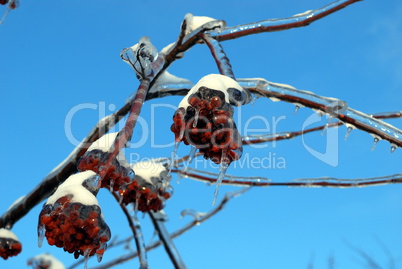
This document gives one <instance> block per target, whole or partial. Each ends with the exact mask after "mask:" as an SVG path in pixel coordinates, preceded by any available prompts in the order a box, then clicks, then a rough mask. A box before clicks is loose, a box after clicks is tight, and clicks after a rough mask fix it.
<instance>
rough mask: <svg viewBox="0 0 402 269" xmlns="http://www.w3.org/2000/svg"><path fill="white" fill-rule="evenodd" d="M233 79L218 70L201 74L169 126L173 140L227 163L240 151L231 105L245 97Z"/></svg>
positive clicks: (235, 157) (237, 156)
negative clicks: (203, 75)
mask: <svg viewBox="0 0 402 269" xmlns="http://www.w3.org/2000/svg"><path fill="white" fill-rule="evenodd" d="M249 97H250V96H249V92H248V91H247V90H246V89H243V88H242V87H241V86H240V85H239V84H238V83H237V82H236V81H235V80H233V79H231V78H229V77H227V76H223V75H218V74H211V75H207V76H205V77H203V78H202V79H201V80H200V81H199V82H198V83H197V84H196V85H194V87H192V88H191V90H190V91H189V92H188V94H187V95H186V96H185V97H184V98H183V100H182V101H181V102H180V104H179V108H178V109H177V110H176V112H175V114H174V116H173V121H174V123H173V124H172V126H171V130H172V132H173V133H174V134H175V141H176V142H181V141H183V142H184V143H185V144H186V145H189V144H191V145H193V146H195V147H196V148H197V149H198V150H199V152H200V153H201V154H203V155H204V157H205V158H206V159H211V160H212V161H213V162H215V163H217V164H218V163H222V162H225V163H227V164H230V163H231V162H232V161H235V160H238V159H239V158H240V157H241V154H242V141H241V136H240V134H239V132H238V130H237V127H236V124H235V122H234V120H233V107H232V105H234V106H238V105H241V104H244V103H247V102H248V101H249V100H248V98H249Z"/></svg>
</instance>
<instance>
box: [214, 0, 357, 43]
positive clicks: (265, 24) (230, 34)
mask: <svg viewBox="0 0 402 269" xmlns="http://www.w3.org/2000/svg"><path fill="white" fill-rule="evenodd" d="M358 1H360V0H339V1H336V2H333V3H331V4H329V5H326V6H324V7H321V8H319V9H316V10H309V11H306V12H303V13H300V14H296V15H294V16H292V17H289V18H283V19H269V20H264V21H259V22H255V23H247V24H242V25H237V26H234V27H227V28H225V29H224V30H223V31H221V32H220V33H218V32H211V36H212V37H213V38H215V39H217V40H218V41H224V40H230V39H235V38H239V37H242V36H247V35H251V34H258V33H263V32H274V31H282V30H288V29H291V28H296V27H302V26H307V25H309V24H310V23H312V22H314V21H316V20H319V19H321V18H323V17H325V16H327V15H329V14H331V13H334V12H336V11H338V10H340V9H342V8H345V7H347V6H348V5H350V4H353V3H355V2H358Z"/></svg>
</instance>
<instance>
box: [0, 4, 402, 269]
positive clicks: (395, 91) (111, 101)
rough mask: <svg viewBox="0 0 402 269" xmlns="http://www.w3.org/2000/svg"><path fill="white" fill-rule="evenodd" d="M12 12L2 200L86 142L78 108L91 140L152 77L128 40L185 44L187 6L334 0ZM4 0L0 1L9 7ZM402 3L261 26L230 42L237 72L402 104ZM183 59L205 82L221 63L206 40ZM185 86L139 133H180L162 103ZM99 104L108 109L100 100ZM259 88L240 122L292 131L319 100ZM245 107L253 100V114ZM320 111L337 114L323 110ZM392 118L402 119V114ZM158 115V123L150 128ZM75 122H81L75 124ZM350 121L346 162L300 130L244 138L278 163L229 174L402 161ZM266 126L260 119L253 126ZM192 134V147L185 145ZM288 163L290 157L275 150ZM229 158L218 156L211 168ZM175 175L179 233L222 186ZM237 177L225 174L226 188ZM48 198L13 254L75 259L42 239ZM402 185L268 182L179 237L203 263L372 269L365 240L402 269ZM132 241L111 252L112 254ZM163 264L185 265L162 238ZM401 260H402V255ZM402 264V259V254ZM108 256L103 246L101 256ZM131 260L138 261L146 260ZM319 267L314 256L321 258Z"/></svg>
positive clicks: (109, 208) (360, 103) (361, 170)
mask: <svg viewBox="0 0 402 269" xmlns="http://www.w3.org/2000/svg"><path fill="white" fill-rule="evenodd" d="M20 2H21V5H20V7H19V8H18V9H16V10H14V11H12V12H11V13H10V14H9V16H8V17H7V19H6V21H5V23H4V24H3V25H1V26H0V41H1V42H0V44H1V45H0V78H1V80H0V89H1V98H0V108H1V111H2V113H1V116H0V117H1V125H2V131H1V133H0V141H2V144H1V154H0V167H1V170H2V173H1V177H0V182H1V196H0V212H1V214H2V213H3V212H5V211H6V210H7V208H8V207H9V206H10V205H11V203H12V202H13V201H14V200H16V199H17V198H19V197H20V196H22V195H25V194H26V193H28V192H29V191H30V190H31V189H32V188H33V187H34V186H36V184H37V183H38V182H39V181H40V180H41V179H42V178H43V177H44V176H46V175H47V174H48V173H49V172H50V171H51V170H52V169H53V168H54V167H55V166H56V165H57V164H58V163H60V162H61V161H62V160H63V159H64V158H65V157H66V156H67V155H68V154H69V153H70V152H71V150H73V148H74V145H73V144H72V143H71V142H70V141H69V139H68V137H67V135H66V128H65V119H66V117H67V115H68V114H69V112H71V110H72V109H76V108H82V107H87V108H86V109H81V110H79V111H77V113H75V114H74V117H73V118H72V121H71V122H72V124H71V132H72V134H73V135H74V137H75V138H77V139H78V140H81V139H82V138H83V137H85V136H86V134H87V133H88V132H89V131H90V130H91V128H92V127H93V126H94V125H95V124H96V122H97V121H98V120H99V114H102V113H103V112H102V111H101V110H102V106H103V107H105V108H106V114H108V113H110V112H112V111H114V107H120V106H121V105H122V104H124V101H125V99H126V98H127V97H128V96H129V95H130V94H131V93H132V92H133V91H134V90H135V89H136V87H137V86H138V81H137V79H136V78H135V75H134V72H133V71H132V70H131V68H130V67H129V66H128V65H126V64H125V63H124V62H122V61H121V59H120V57H119V53H120V50H121V49H122V48H125V47H129V46H132V45H133V44H135V43H137V41H138V40H139V39H140V37H141V36H144V35H147V36H149V37H150V38H151V41H152V42H153V43H154V45H155V46H156V47H157V48H158V49H159V50H160V49H162V48H163V47H164V46H166V45H167V44H169V43H171V42H174V41H175V40H176V38H177V35H178V33H179V29H180V28H179V26H180V23H181V21H182V19H183V17H184V15H185V14H186V13H189V12H191V13H193V14H194V15H200V16H210V17H214V18H216V19H223V20H226V21H227V24H228V25H229V26H233V25H237V24H241V23H247V22H252V21H259V20H263V19H267V18H281V17H288V16H291V15H293V14H296V13H300V12H304V11H306V10H309V9H315V8H318V7H321V6H323V5H325V4H327V3H329V1H325V0H316V1H295V0H283V1H260V0H256V1H248V2H247V1H237V0H236V1H231V2H230V4H228V3H229V2H228V1H209V0H208V1H203V2H202V3H199V4H196V1H176V0H173V1H147V0H139V1H24V0H21V1H20ZM4 11H5V8H4V7H3V6H2V7H0V12H4ZM401 14H402V3H401V2H400V1H397V0H393V1H391V0H390V1H383V2H381V1H363V2H359V3H357V4H354V5H352V6H350V7H348V8H346V9H344V10H341V11H340V12H337V13H336V14H333V15H330V16H329V17H326V18H324V19H322V20H320V21H318V22H315V23H313V24H311V25H310V26H308V27H304V28H299V29H292V30H288V31H284V32H276V33H267V34H260V35H255V36H248V37H245V38H242V39H241V40H232V41H227V42H224V43H223V46H224V48H225V49H226V51H227V54H228V56H229V57H230V59H231V63H232V65H233V67H234V72H235V75H236V76H237V77H238V78H244V77H264V78H266V79H268V80H270V81H275V82H281V83H286V84H291V85H293V86H295V87H297V88H299V89H304V90H309V91H313V92H315V93H317V94H320V95H323V96H330V97H336V98H339V99H342V100H345V101H347V102H348V104H349V106H350V107H353V108H355V109H358V110H361V111H364V112H366V113H375V112H384V111H396V110H401V101H400V97H401V96H402V94H401V89H402V60H401V59H402V46H401V44H402V17H401ZM169 71H170V72H171V73H173V74H175V75H177V76H180V77H185V78H188V79H190V80H192V81H194V82H196V81H197V80H198V79H199V78H201V77H202V76H204V75H206V74H209V73H216V72H217V69H216V67H215V63H214V61H213V59H212V57H210V56H209V52H208V49H207V48H206V47H205V46H197V47H195V48H194V49H193V50H191V51H190V52H188V53H186V55H185V57H184V59H182V60H180V61H177V62H176V63H174V64H173V65H172V66H171V68H170V69H169ZM180 99H181V98H180V97H169V98H163V99H160V100H154V101H151V102H147V103H146V104H145V105H144V108H143V114H142V115H141V116H142V119H143V121H142V122H148V124H149V129H148V128H147V127H146V126H145V125H143V126H142V127H141V128H138V129H137V130H136V136H135V137H134V138H133V142H136V141H140V140H141V138H143V139H145V138H144V137H142V136H143V134H144V131H145V130H149V133H150V134H151V133H152V134H154V135H155V136H154V138H155V143H157V144H166V143H170V142H171V141H172V140H173V134H172V133H171V132H170V130H169V126H170V124H171V119H172V115H173V109H171V108H166V107H165V108H162V107H157V108H155V105H156V104H162V105H163V104H167V105H177V104H178V103H179V102H180ZM91 107H93V108H95V109H93V108H92V109H91ZM293 109H294V106H293V105H291V104H288V103H283V102H275V103H274V102H272V101H270V100H265V99H259V100H258V101H257V102H256V103H255V104H254V105H247V106H246V107H244V108H243V109H242V111H241V118H242V120H241V123H238V125H239V126H241V127H240V128H244V126H245V124H246V122H247V119H250V118H252V117H253V116H260V117H263V118H264V119H267V120H268V122H269V126H270V128H271V131H272V128H273V127H274V126H273V125H274V124H273V119H274V120H275V119H278V118H280V117H282V118H283V120H281V121H280V122H279V123H278V124H277V126H276V129H277V131H292V130H295V131H296V130H300V129H301V128H302V126H303V123H304V122H305V121H306V119H307V118H308V117H310V116H311V115H312V114H313V112H312V111H311V110H310V109H307V108H301V109H300V111H299V112H298V113H297V115H293ZM239 114H240V113H239ZM321 123H325V121H324V119H323V121H322V122H321ZM390 123H392V124H394V125H395V126H397V127H399V128H402V121H401V120H390ZM249 124H250V128H251V127H252V128H255V129H257V128H263V127H264V125H263V121H262V120H258V119H255V120H253V121H251V122H250V123H249ZM151 126H152V128H151ZM67 131H68V130H67ZM345 132H346V128H345V127H344V126H342V127H340V128H339V129H337V130H335V131H334V133H333V134H334V135H335V136H336V135H338V147H337V150H338V152H337V156H338V160H339V162H338V165H337V166H336V167H332V166H329V165H327V164H326V163H324V162H322V161H320V160H317V159H316V158H314V157H313V156H312V155H311V154H310V153H309V152H308V151H307V150H306V148H305V147H304V146H303V140H302V139H301V138H300V137H298V138H295V139H293V140H290V141H281V142H278V143H276V144H275V145H272V144H270V145H268V147H265V148H261V149H255V148H254V149H253V148H245V156H247V155H248V156H249V158H253V157H255V158H257V160H261V159H262V158H264V157H265V158H267V157H269V156H271V162H272V163H271V168H270V169H255V168H254V169H253V168H252V167H251V168H243V169H239V168H237V169H236V168H235V167H231V168H230V169H229V171H228V172H229V173H231V174H236V175H243V176H250V175H253V176H265V177H269V178H271V179H273V180H274V181H289V180H293V179H296V178H308V177H312V178H314V177H321V176H332V177H339V178H351V179H352V178H359V177H377V176H382V175H390V174H394V173H400V172H401V170H400V162H401V157H402V150H401V149H397V150H396V151H395V152H394V153H393V154H391V153H390V145H389V143H387V142H384V141H380V142H379V143H378V145H377V147H376V149H375V150H374V151H371V150H370V148H371V146H372V143H373V138H372V137H371V136H370V135H369V134H367V133H363V132H361V131H356V130H355V131H353V132H352V133H351V135H350V137H349V139H348V140H347V141H345V140H344V139H343V136H344V134H345ZM254 133H256V132H254ZM145 140H146V144H145V145H143V146H141V147H140V148H135V146H134V147H133V148H131V149H128V150H127V156H129V154H132V155H131V156H133V158H135V156H136V155H135V154H139V156H140V158H148V157H167V156H169V154H170V152H171V151H172V149H173V147H172V146H169V147H166V148H155V147H152V144H151V142H152V141H151V139H150V138H149V139H145ZM304 142H305V144H307V145H308V146H310V147H312V148H314V149H315V150H317V151H324V150H325V146H326V143H333V142H334V141H330V142H327V135H324V136H322V135H321V134H320V133H315V134H309V135H306V136H305V137H304ZM188 151H189V148H188V147H186V146H184V145H182V146H181V147H180V150H179V155H180V156H182V155H184V154H187V153H188ZM283 160H284V161H285V168H284V169H280V167H277V165H275V164H273V162H274V161H283ZM211 171H217V169H211ZM176 181H177V178H176V177H174V179H173V181H172V184H173V186H174V188H175V193H174V196H173V198H172V199H171V200H170V201H168V204H167V207H166V213H167V214H168V215H169V218H170V221H169V223H168V224H167V227H168V229H169V230H170V231H173V230H175V229H177V228H178V227H180V226H181V225H183V224H185V223H186V222H187V221H189V220H190V217H186V218H184V219H180V212H181V210H183V209H185V208H192V209H195V210H198V211H203V212H205V211H208V210H210V209H211V202H212V198H213V192H214V186H210V187H208V186H206V184H204V183H202V182H198V181H192V180H188V179H183V180H182V181H181V182H180V184H177V183H176ZM234 189H237V188H234V187H222V188H221V190H220V196H219V199H220V198H222V197H223V195H224V193H225V192H227V191H231V190H234ZM99 200H100V204H101V205H102V208H103V211H104V215H105V218H106V221H107V223H108V224H109V226H110V228H111V229H112V233H113V235H116V236H117V235H118V236H119V238H123V237H125V236H128V235H130V230H129V228H128V226H127V225H126V220H125V218H124V216H123V215H122V213H121V212H120V211H119V208H118V206H117V204H116V203H115V202H114V201H113V200H112V199H111V197H110V195H109V194H108V193H107V192H106V191H101V192H100V194H99ZM41 206H42V205H38V206H37V207H35V208H34V209H33V210H32V211H31V212H30V213H29V214H28V215H27V216H26V217H25V218H24V219H22V220H21V221H20V222H18V223H17V224H16V225H15V226H14V229H13V231H14V232H15V233H16V234H17V236H18V237H19V238H20V239H21V242H22V243H23V252H22V253H21V254H20V255H19V256H18V257H13V258H10V259H9V260H8V261H6V262H5V261H3V260H0V268H26V261H27V259H28V258H30V257H32V256H35V255H38V254H40V253H42V252H51V253H52V254H53V255H54V256H55V257H56V258H58V259H60V260H61V261H63V262H64V264H65V265H66V266H69V265H70V264H72V263H73V262H74V259H73V257H72V256H71V255H69V254H67V253H64V252H63V251H62V250H61V249H57V248H56V247H50V246H48V245H47V244H46V243H45V244H44V246H43V247H42V248H41V249H38V248H37V243H36V241H37V237H36V225H37V217H38V214H39V212H40V210H41ZM401 223H402V186H398V185H392V186H380V187H371V188H355V189H320V188H312V189H309V188H285V187H273V188H253V189H252V190H251V191H249V192H247V193H245V194H244V195H243V196H241V197H239V198H237V199H235V200H233V201H232V202H230V203H229V204H228V206H227V208H226V209H225V210H224V211H223V212H221V213H220V214H219V215H217V216H215V217H214V218H213V219H211V220H209V221H207V222H206V223H203V224H202V225H200V226H197V227H195V228H194V229H193V230H191V231H190V232H189V233H187V234H185V235H183V236H181V237H180V238H178V239H177V240H175V243H176V245H177V248H178V249H179V251H180V253H181V254H182V257H183V259H184V261H185V263H186V264H187V266H188V268H191V269H194V268H281V269H282V268H283V269H293V268H307V267H308V266H309V265H313V266H314V268H328V266H327V264H328V259H330V257H333V259H334V260H335V268H369V267H367V266H366V265H367V264H366V261H364V259H362V258H361V256H359V254H358V252H357V251H356V249H354V247H355V248H357V249H359V250H361V251H364V252H365V253H366V254H367V255H369V256H370V257H371V258H373V259H374V260H375V261H377V262H378V263H379V264H380V266H381V268H402V261H401V259H402V245H401V242H402V229H401ZM142 224H143V228H144V233H145V238H146V241H147V242H149V241H150V240H151V238H152V237H153V231H152V228H151V225H150V223H149V221H148V219H147V217H145V218H144V219H142ZM122 252H123V250H121V249H119V250H117V251H114V250H109V251H107V252H106V254H105V256H104V259H105V260H110V259H111V258H113V257H114V256H116V255H119V254H120V253H122ZM148 256H149V263H150V266H151V268H172V266H171V263H170V261H169V260H168V258H167V255H166V254H165V253H164V251H163V249H159V250H156V251H152V252H150V253H149V254H148ZM390 260H392V261H393V262H394V263H395V264H396V266H395V267H391V265H392V264H391V263H390ZM390 264H391V265H390ZM95 265H97V262H96V261H95V260H91V261H90V262H89V266H95ZM118 268H138V264H137V261H136V260H134V261H131V262H129V263H127V264H124V265H122V266H120V267H118ZM309 268H313V267H309Z"/></svg>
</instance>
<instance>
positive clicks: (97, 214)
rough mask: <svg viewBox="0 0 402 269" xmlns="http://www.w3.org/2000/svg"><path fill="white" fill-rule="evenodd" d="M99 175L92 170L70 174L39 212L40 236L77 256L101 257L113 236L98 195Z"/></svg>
mask: <svg viewBox="0 0 402 269" xmlns="http://www.w3.org/2000/svg"><path fill="white" fill-rule="evenodd" d="M96 177H97V176H96V174H95V173H94V172H92V171H86V172H82V173H78V174H75V175H72V176H70V177H69V178H68V179H67V180H66V181H65V182H64V183H63V184H61V185H60V186H59V188H58V189H57V191H56V192H55V193H54V194H53V195H52V196H51V197H50V198H49V200H48V201H47V203H45V204H44V206H43V208H42V211H41V212H40V215H39V224H38V233H39V237H41V236H43V235H44V236H45V237H46V238H47V241H48V243H49V245H55V246H57V247H59V248H63V249H64V251H67V252H69V253H74V257H75V258H78V257H79V256H80V255H82V256H85V257H88V256H92V255H95V254H96V255H97V256H98V259H99V260H100V259H101V258H102V255H103V253H104V252H105V250H106V242H107V241H109V239H110V237H111V234H110V229H109V227H108V226H107V224H106V223H105V221H104V219H103V216H102V213H101V208H100V207H99V205H98V203H97V200H96V197H95V195H94V194H96V193H97V188H96V187H95V186H96V185H97V182H96Z"/></svg>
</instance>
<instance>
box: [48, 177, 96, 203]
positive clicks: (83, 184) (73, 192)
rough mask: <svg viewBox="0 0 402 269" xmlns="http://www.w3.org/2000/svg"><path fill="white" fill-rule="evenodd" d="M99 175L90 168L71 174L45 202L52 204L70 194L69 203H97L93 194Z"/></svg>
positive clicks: (94, 193)
mask: <svg viewBox="0 0 402 269" xmlns="http://www.w3.org/2000/svg"><path fill="white" fill-rule="evenodd" d="M98 180H99V176H98V175H97V174H96V173H95V172H93V171H90V170H87V171H84V172H80V173H77V174H74V175H71V176H70V177H69V178H67V180H66V181H64V182H63V183H62V184H61V185H60V186H59V187H58V188H57V190H56V192H55V193H54V194H53V195H52V196H50V197H49V198H48V200H47V202H46V204H50V205H53V204H54V203H55V202H56V201H57V200H58V199H59V198H61V197H64V196H71V203H81V204H83V205H99V204H98V200H97V199H96V197H95V195H96V194H97V192H98V190H99V189H98Z"/></svg>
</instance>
